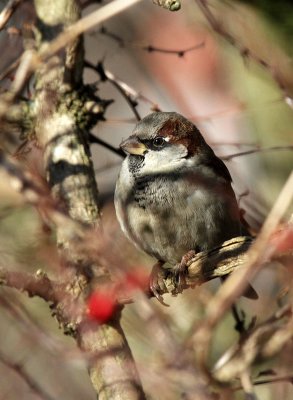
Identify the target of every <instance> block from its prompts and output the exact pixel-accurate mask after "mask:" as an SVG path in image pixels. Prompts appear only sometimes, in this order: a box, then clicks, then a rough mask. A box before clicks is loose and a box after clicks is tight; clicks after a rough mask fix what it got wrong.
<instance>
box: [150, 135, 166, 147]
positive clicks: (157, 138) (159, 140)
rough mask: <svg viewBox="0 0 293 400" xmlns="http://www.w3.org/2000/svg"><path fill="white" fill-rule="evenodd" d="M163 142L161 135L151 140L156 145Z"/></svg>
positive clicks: (159, 145)
mask: <svg viewBox="0 0 293 400" xmlns="http://www.w3.org/2000/svg"><path fill="white" fill-rule="evenodd" d="M165 143H166V142H165V139H164V138H163V137H162V136H157V137H155V138H154V140H153V145H154V146H156V147H162V146H164V144H165Z"/></svg>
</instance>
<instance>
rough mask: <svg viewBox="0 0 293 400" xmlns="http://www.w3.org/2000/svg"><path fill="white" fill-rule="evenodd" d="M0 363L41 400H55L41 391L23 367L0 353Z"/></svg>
mask: <svg viewBox="0 0 293 400" xmlns="http://www.w3.org/2000/svg"><path fill="white" fill-rule="evenodd" d="M0 361H1V362H2V363H3V364H4V365H5V366H6V367H7V368H9V369H11V370H13V371H14V372H15V373H16V374H17V375H19V376H20V377H21V379H23V380H24V382H25V383H26V384H27V385H28V387H29V388H30V389H31V390H32V391H33V392H34V393H35V394H36V395H38V396H39V397H40V398H41V399H43V400H56V399H55V398H54V397H52V396H51V395H50V394H49V393H47V392H46V391H45V389H43V388H42V387H41V386H40V385H39V384H38V382H37V381H36V380H35V379H34V378H33V377H31V376H30V375H29V374H28V373H27V371H26V370H25V369H24V367H23V366H22V365H21V364H20V363H18V362H15V361H11V360H10V359H9V358H8V357H7V356H6V355H4V354H3V353H2V352H0Z"/></svg>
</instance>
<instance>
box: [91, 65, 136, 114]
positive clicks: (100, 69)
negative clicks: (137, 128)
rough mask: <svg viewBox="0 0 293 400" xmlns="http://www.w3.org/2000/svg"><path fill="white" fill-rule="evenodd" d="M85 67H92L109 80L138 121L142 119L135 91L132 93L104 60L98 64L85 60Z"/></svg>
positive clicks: (102, 77) (104, 79)
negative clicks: (108, 67)
mask: <svg viewBox="0 0 293 400" xmlns="http://www.w3.org/2000/svg"><path fill="white" fill-rule="evenodd" d="M85 67H88V68H91V69H93V70H94V71H96V72H97V73H98V74H99V75H100V78H101V80H102V81H109V82H111V83H112V85H113V86H114V87H115V88H116V89H117V90H118V91H119V93H121V94H122V96H123V97H124V99H125V100H126V102H127V104H128V105H129V106H130V108H131V110H132V112H133V114H134V116H135V118H136V120H137V121H140V120H141V117H140V115H139V113H138V111H137V109H136V106H137V101H136V99H135V98H133V97H132V95H133V93H131V88H130V87H129V86H128V85H127V84H126V83H124V82H122V81H120V80H119V79H117V78H116V77H115V76H114V75H113V74H112V73H111V72H110V71H107V70H106V69H105V68H104V66H103V63H102V62H99V63H98V64H97V65H94V64H92V63H91V62H89V61H85Z"/></svg>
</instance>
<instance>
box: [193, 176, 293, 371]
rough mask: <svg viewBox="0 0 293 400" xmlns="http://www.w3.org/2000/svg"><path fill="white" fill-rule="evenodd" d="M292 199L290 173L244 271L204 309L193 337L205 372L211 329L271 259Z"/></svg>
mask: <svg viewBox="0 0 293 400" xmlns="http://www.w3.org/2000/svg"><path fill="white" fill-rule="evenodd" d="M292 196H293V172H292V173H291V175H290V176H289V178H288V180H287V182H286V184H285V185H284V187H283V189H282V191H281V193H280V195H279V197H278V199H277V201H276V202H275V204H274V206H273V208H272V210H271V212H270V214H269V216H268V217H267V219H266V221H265V223H264V225H263V227H262V229H261V231H260V234H259V236H258V237H257V238H256V240H255V242H254V244H253V245H252V246H251V247H250V249H249V250H248V252H247V263H246V266H245V268H240V269H239V271H238V272H237V273H235V274H232V275H230V277H229V278H228V279H227V280H226V282H225V283H224V284H223V285H222V286H221V288H220V289H219V291H218V292H217V294H216V295H215V296H214V298H213V299H212V300H211V301H210V303H209V305H208V307H207V316H206V318H205V320H204V321H203V323H202V324H201V326H200V327H199V329H198V331H197V332H196V334H195V336H194V340H195V343H196V346H195V348H196V349H199V348H200V351H198V352H197V356H198V360H199V362H200V364H201V365H202V367H203V368H204V369H205V368H206V360H207V356H208V353H209V347H210V343H211V339H212V334H213V330H214V327H215V326H216V324H217V323H218V322H219V321H220V320H221V318H222V317H223V315H224V314H225V313H226V312H227V310H228V309H229V308H230V307H231V305H232V304H233V302H234V301H235V299H236V298H237V297H238V296H240V295H241V294H242V293H243V291H244V290H245V288H246V287H247V285H248V282H249V280H250V279H252V278H253V277H254V276H255V275H256V274H257V273H258V272H259V270H260V269H261V267H262V266H263V265H264V263H265V262H266V261H267V260H269V259H270V256H271V255H272V253H273V251H274V249H273V248H272V247H271V248H268V241H269V239H270V236H271V235H272V233H273V232H274V230H275V228H276V226H277V225H278V223H279V222H280V220H281V218H282V216H283V215H284V213H285V212H286V211H287V208H288V207H289V205H290V204H291V202H292Z"/></svg>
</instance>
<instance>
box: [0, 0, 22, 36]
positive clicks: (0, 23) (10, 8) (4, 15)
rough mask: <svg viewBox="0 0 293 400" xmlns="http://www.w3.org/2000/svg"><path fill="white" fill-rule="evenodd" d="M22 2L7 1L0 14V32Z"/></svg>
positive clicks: (15, 0)
mask: <svg viewBox="0 0 293 400" xmlns="http://www.w3.org/2000/svg"><path fill="white" fill-rule="evenodd" d="M21 1H22V0H9V1H8V3H7V4H6V6H5V7H4V8H3V10H2V11H1V14H0V31H1V30H2V29H3V28H4V27H5V25H6V24H7V22H8V21H9V19H10V18H11V16H12V14H13V13H14V11H15V10H16V8H17V7H18V6H19V4H20V3H21Z"/></svg>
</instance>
